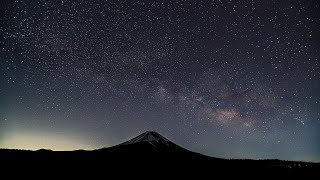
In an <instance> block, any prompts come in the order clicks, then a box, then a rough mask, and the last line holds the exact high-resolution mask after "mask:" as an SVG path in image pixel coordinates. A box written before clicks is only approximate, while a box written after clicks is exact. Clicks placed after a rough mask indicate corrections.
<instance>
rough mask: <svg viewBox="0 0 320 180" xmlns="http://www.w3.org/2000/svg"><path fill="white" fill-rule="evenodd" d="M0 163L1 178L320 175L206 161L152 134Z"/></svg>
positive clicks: (5, 156) (22, 154) (15, 155)
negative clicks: (14, 173)
mask: <svg viewBox="0 0 320 180" xmlns="http://www.w3.org/2000/svg"><path fill="white" fill-rule="evenodd" d="M0 162H1V164H2V165H5V166H4V169H3V171H2V172H6V171H5V168H8V169H9V170H10V168H11V169H15V170H20V171H22V170H26V171H27V170H28V172H33V171H35V170H36V171H37V172H42V173H51V174H52V171H53V170H54V172H56V173H57V172H58V174H60V173H65V174H69V175H72V176H77V177H81V178H82V175H84V174H90V176H100V175H102V176H105V175H106V174H108V175H116V176H117V177H121V176H120V175H122V174H128V173H129V172H130V173H131V175H132V173H133V174H135V175H139V177H140V176H142V175H145V174H148V173H152V174H153V176H154V174H157V175H160V174H167V173H170V174H176V175H179V177H182V176H183V177H189V175H197V176H199V175H211V172H214V174H215V175H216V176H217V175H219V176H220V175H223V176H224V177H248V175H247V174H243V172H248V171H250V172H251V173H252V172H253V173H254V174H256V173H258V174H263V178H274V177H278V178H279V174H280V175H282V176H285V177H287V178H288V177H294V178H297V177H298V176H299V175H301V177H302V178H304V176H305V172H308V175H310V174H312V173H316V172H317V171H318V170H319V169H320V165H319V163H307V162H294V161H280V160H228V159H221V158H215V157H209V156H205V155H203V154H200V153H196V152H192V151H189V150H187V149H185V148H183V147H180V146H178V145H176V144H175V143H173V142H171V141H170V140H168V139H167V138H165V137H163V136H162V135H160V134H159V133H157V132H154V131H147V132H144V133H142V134H140V135H138V136H137V137H134V138H132V139H130V140H128V141H125V142H123V143H121V144H118V145H115V146H112V147H109V148H101V149H96V150H92V151H86V150H75V151H52V150H46V149H40V150H37V151H28V150H12V149H0ZM29 170H30V171H29ZM226 172H227V173H226ZM130 173H129V174H130ZM251 177H252V176H251ZM253 177H254V178H256V177H255V176H253ZM258 177H259V178H261V177H262V176H261V175H260V176H258ZM58 178H60V177H58Z"/></svg>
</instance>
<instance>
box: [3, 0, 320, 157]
mask: <svg viewBox="0 0 320 180" xmlns="http://www.w3.org/2000/svg"><path fill="white" fill-rule="evenodd" d="M317 12H319V4H318V3H316V1H299V0H295V1H291V0H285V1H281V2H280V1H275V0H271V1H265V0H228V1H227V0H211V1H194V0H193V1H192V0H190V1H188V0H175V1H171V0H170V1H156V0H150V1H147V0H145V1H143V0H138V1H115V0H110V1H97V0H92V1H82V0H79V1H63V0H60V1H50V0H41V1H27V0H21V1H4V2H2V4H1V11H0V13H1V14H0V21H1V24H0V50H1V51H0V68H1V69H0V70H1V77H0V82H1V86H0V147H1V148H23V149H39V148H51V149H58V150H69V149H79V148H83V149H95V148H101V147H108V146H112V145H115V144H117V143H120V142H123V141H124V140H127V139H129V138H131V137H133V136H135V135H138V134H139V133H142V132H143V131H146V130H155V131H157V132H159V133H161V134H163V135H164V136H166V137H167V138H168V139H171V140H172V141H173V142H175V143H177V144H179V145H181V146H184V147H186V148H188V149H191V150H194V151H197V152H201V153H204V154H207V155H211V156H217V157H223V158H254V159H259V158H260V159H263V158H278V159H286V160H304V161H320V159H319V157H320V143H319V142H320V133H319V130H320V104H319V103H320V93H319V92H320V86H319V79H320V73H319V67H320V66H319V48H320V45H319V42H320V39H319V38H320V33H319V27H320V23H319V14H318V13H317Z"/></svg>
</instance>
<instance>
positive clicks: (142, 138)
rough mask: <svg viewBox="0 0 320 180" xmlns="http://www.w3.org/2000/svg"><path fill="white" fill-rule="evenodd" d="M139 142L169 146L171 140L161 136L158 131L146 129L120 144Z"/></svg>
mask: <svg viewBox="0 0 320 180" xmlns="http://www.w3.org/2000/svg"><path fill="white" fill-rule="evenodd" d="M140 142H147V143H149V144H151V145H153V146H155V147H156V146H157V145H159V144H164V145H166V146H170V144H172V142H170V141H169V140H168V139H166V138H165V137H163V136H161V135H160V134H159V133H157V132H154V131H147V132H145V133H142V134H141V135H139V136H137V137H135V138H133V139H131V140H129V141H126V142H124V143H122V144H121V145H129V144H136V143H140Z"/></svg>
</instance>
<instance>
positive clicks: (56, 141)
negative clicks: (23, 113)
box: [1, 132, 95, 151]
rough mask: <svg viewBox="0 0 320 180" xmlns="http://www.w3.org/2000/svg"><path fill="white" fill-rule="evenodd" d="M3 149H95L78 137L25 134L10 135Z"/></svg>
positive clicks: (4, 141) (2, 146)
mask: <svg viewBox="0 0 320 180" xmlns="http://www.w3.org/2000/svg"><path fill="white" fill-rule="evenodd" d="M1 148H10V149H26V150H38V149H51V150H55V151H69V150H77V149H84V150H90V149H95V148H94V146H93V145H92V144H90V143H88V142H85V141H84V140H81V138H78V137H72V136H70V137H68V136H61V135H55V134H46V133H43V134H42V135H39V134H33V133H23V132H22V133H12V134H10V135H8V136H7V138H6V139H5V140H3V142H2V143H1Z"/></svg>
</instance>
